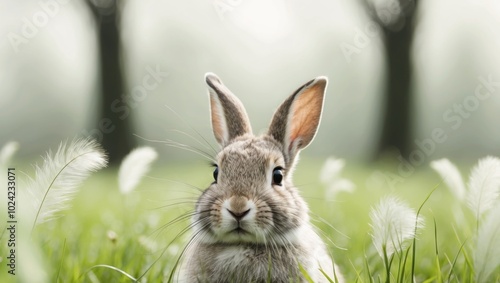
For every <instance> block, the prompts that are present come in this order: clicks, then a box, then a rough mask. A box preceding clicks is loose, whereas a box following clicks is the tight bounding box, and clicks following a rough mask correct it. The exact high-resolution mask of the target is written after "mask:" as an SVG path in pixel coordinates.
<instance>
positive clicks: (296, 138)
mask: <svg viewBox="0 0 500 283" xmlns="http://www.w3.org/2000/svg"><path fill="white" fill-rule="evenodd" d="M327 84H328V79H327V78H326V77H317V78H315V79H314V80H312V81H310V82H308V83H306V84H305V85H303V86H302V87H300V88H299V89H298V90H297V91H295V93H294V94H292V95H291V96H290V97H289V98H288V99H287V100H285V102H283V103H282V104H281V106H280V107H279V108H278V110H276V113H275V114H274V116H273V119H272V121H271V125H270V126H269V132H268V134H269V135H270V136H272V137H273V138H274V139H275V140H276V141H278V142H280V143H281V144H282V145H283V151H284V153H285V154H286V155H287V157H288V160H289V161H292V160H293V159H294V157H295V155H296V154H297V153H298V152H299V151H300V150H301V149H303V148H305V147H306V146H308V145H309V144H310V143H311V141H312V140H313V139H314V136H315V135H316V131H317V129H318V126H319V123H320V120H321V111H322V109H323V100H324V97H325V91H326V86H327Z"/></svg>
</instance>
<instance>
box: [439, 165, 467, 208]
mask: <svg viewBox="0 0 500 283" xmlns="http://www.w3.org/2000/svg"><path fill="white" fill-rule="evenodd" d="M431 167H432V169H434V170H435V171H436V172H437V173H438V174H439V175H440V176H441V178H442V179H443V182H444V183H445V184H446V186H447V187H448V189H449V190H450V191H451V193H452V194H453V195H455V197H456V198H457V199H458V200H460V201H463V200H464V198H465V194H466V189H465V184H464V181H463V179H462V175H461V174H460V171H458V169H457V167H456V166H455V165H454V164H453V163H451V162H450V160H448V159H446V158H443V159H439V160H435V161H432V162H431Z"/></svg>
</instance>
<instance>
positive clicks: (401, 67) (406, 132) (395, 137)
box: [366, 0, 418, 159]
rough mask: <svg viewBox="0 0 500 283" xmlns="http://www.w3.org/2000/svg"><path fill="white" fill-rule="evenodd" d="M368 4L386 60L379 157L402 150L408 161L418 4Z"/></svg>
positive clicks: (403, 0) (404, 0)
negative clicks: (382, 36) (377, 28)
mask: <svg viewBox="0 0 500 283" xmlns="http://www.w3.org/2000/svg"><path fill="white" fill-rule="evenodd" d="M368 1H369V2H368ZM366 3H367V5H368V7H369V9H370V10H371V11H370V14H372V15H373V19H374V20H375V21H376V22H377V23H378V24H379V26H380V28H381V29H382V30H383V35H384V37H385V38H384V39H385V53H386V56H387V81H386V89H385V97H384V107H385V109H384V114H383V115H384V116H383V124H382V133H381V136H380V140H379V143H378V148H377V156H378V157H380V156H381V155H383V154H384V153H386V152H388V151H394V150H399V152H400V154H401V156H402V157H403V158H405V159H408V156H409V154H410V152H411V150H412V146H411V131H410V128H411V117H410V112H411V89H410V87H411V85H410V84H411V80H412V66H411V43H412V38H413V34H414V28H415V26H414V18H415V11H416V7H417V4H418V0H388V1H387V2H386V6H383V7H375V6H374V5H373V2H372V1H370V0H366ZM394 5H399V7H400V11H399V12H396V11H397V9H396V8H395V7H397V6H394ZM377 9H378V11H377ZM380 9H382V10H380Z"/></svg>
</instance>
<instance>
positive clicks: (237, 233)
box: [229, 226, 251, 235]
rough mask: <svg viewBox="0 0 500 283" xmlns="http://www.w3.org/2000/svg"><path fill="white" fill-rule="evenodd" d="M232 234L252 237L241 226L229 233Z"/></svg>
mask: <svg viewBox="0 0 500 283" xmlns="http://www.w3.org/2000/svg"><path fill="white" fill-rule="evenodd" d="M229 233H230V234H233V235H234V234H236V235H250V234H251V233H250V232H248V231H247V230H245V229H243V228H241V227H240V226H238V228H236V229H234V230H232V231H230V232H229Z"/></svg>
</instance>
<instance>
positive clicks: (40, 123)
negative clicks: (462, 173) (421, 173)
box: [0, 0, 500, 163]
mask: <svg viewBox="0 0 500 283" xmlns="http://www.w3.org/2000/svg"><path fill="white" fill-rule="evenodd" d="M498 50H500V2H498V1H493V0H484V1H469V0H425V1H424V0H422V1H411V0H399V1H397V0H373V1H371V0H366V1H363V0H358V1H352V0H335V1H327V0H321V1H314V2H306V1H297V0H291V1H285V0H253V1H245V0H210V1H194V0H189V1H160V0H127V1H117V2H115V1H113V0H88V1H77V0H73V1H71V0H64V1H63V0H41V1H22V2H19V1H8V0H0V110H1V111H0V129H1V132H0V145H3V144H5V143H6V142H8V141H11V140H14V141H18V142H19V144H20V151H19V155H20V156H21V157H22V158H32V157H37V156H39V155H41V154H43V153H44V152H45V151H46V150H48V149H49V148H55V147H56V146H57V145H58V144H59V143H60V142H61V141H64V140H68V139H69V140H71V139H73V138H74V137H84V136H93V137H95V138H97V139H98V140H100V141H101V142H102V143H103V145H104V146H105V148H106V150H107V151H108V152H110V154H111V157H112V160H119V159H120V157H121V156H123V154H126V153H127V152H128V151H129V150H130V149H131V148H133V147H135V146H138V145H141V144H148V145H152V146H154V147H155V148H156V149H157V150H158V151H159V152H160V157H161V158H162V160H164V161H166V162H181V160H187V161H189V160H193V159H202V157H200V156H196V155H195V154H192V153H190V152H186V151H183V150H181V149H178V148H173V147H168V146H165V145H163V144H161V143H155V142H150V141H148V140H160V141H165V140H174V141H177V142H180V143H185V144H189V145H191V146H194V147H199V148H202V147H203V145H201V144H200V143H198V142H197V141H196V140H195V139H197V140H199V141H200V142H201V143H204V141H203V139H206V140H208V141H209V142H210V143H211V144H212V145H213V146H215V144H216V143H215V140H214V138H213V136H212V132H211V128H210V120H209V112H208V96H207V90H206V84H205V82H204V74H205V73H206V72H214V73H216V74H217V75H218V76H219V77H220V78H221V79H222V80H223V82H224V83H225V84H226V85H227V86H228V87H229V89H231V90H232V91H233V92H234V93H235V94H236V95H237V96H238V97H239V98H240V99H241V100H242V102H243V103H244V105H245V106H246V109H247V111H248V114H249V116H250V119H251V121H252V126H253V128H254V132H256V133H261V132H263V131H264V130H265V128H266V127H267V126H268V123H269V122H270V119H271V116H272V114H273V112H274V110H275V109H276V108H277V107H278V105H279V104H280V103H281V102H282V101H283V100H284V99H285V98H286V97H287V96H288V95H290V94H291V93H292V92H293V91H294V90H295V89H297V88H298V87H299V86H301V85H302V84H304V83H306V82H307V81H309V80H310V79H312V78H314V77H316V76H319V75H325V76H328V78H329V85H328V90H327V94H326V101H325V106H324V112H323V116H322V124H321V126H320V129H319V132H318V135H317V136H316V139H315V141H314V143H313V144H312V145H311V146H310V147H308V148H307V150H305V151H304V152H303V153H302V154H303V155H311V156H320V157H326V156H329V155H334V156H337V157H342V158H346V159H347V161H348V162H349V161H351V160H352V161H362V162H364V161H372V160H376V159H377V158H385V157H389V158H393V159H395V160H397V159H398V156H402V157H404V158H409V159H410V160H412V158H413V159H414V160H416V159H417V158H419V157H422V156H423V157H424V159H425V160H424V161H423V162H425V163H428V162H429V161H431V160H433V159H436V158H440V157H448V158H452V159H453V158H455V159H477V158H480V157H483V156H485V155H497V156H498V155H500V129H499V122H498V121H500V53H499V52H498ZM197 132H198V133H199V135H198V133H197ZM188 135H190V136H193V137H194V138H195V139H193V138H191V137H189V136H188ZM200 136H201V137H203V138H201V137H200ZM418 151H420V152H421V154H418V153H417V152H418Z"/></svg>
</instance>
